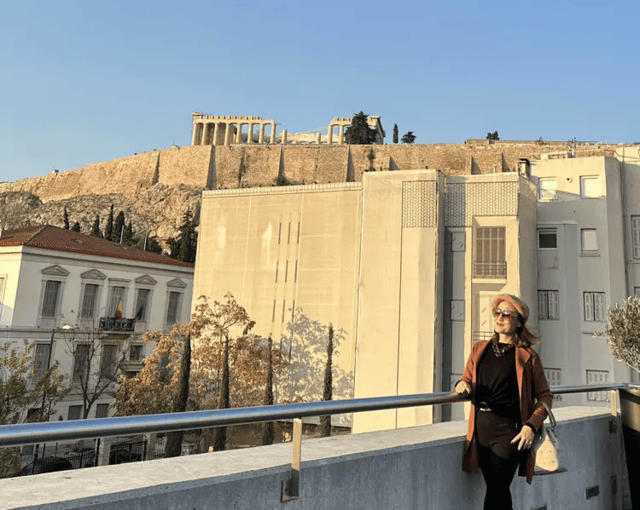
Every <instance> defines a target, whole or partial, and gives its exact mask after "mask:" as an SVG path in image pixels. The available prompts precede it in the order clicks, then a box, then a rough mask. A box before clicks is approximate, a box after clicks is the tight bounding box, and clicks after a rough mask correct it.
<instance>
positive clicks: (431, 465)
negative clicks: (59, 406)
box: [0, 407, 625, 510]
mask: <svg viewBox="0 0 640 510" xmlns="http://www.w3.org/2000/svg"><path fill="white" fill-rule="evenodd" d="M556 417H557V418H558V421H559V424H558V427H557V429H556V431H557V433H558V436H559V438H560V441H561V443H562V448H563V452H564V455H565V461H566V467H567V471H566V472H564V473H559V474H555V475H547V476H541V477H534V479H533V484H532V485H527V484H526V482H525V481H524V479H523V478H520V477H518V476H516V479H515V481H514V483H513V484H512V486H511V491H512V494H513V498H514V501H515V506H516V508H522V509H534V508H541V507H543V506H544V505H546V507H547V508H548V509H549V510H554V509H561V508H572V509H577V508H580V509H581V510H582V509H585V510H596V509H598V510H605V509H606V510H609V509H612V508H617V509H621V508H622V507H623V505H622V503H623V501H622V500H623V498H622V493H623V486H624V483H623V474H624V473H625V472H624V471H623V469H624V466H623V465H622V463H621V448H620V445H621V438H620V433H617V434H615V433H614V434H611V433H610V432H609V414H608V413H607V412H606V411H603V410H602V409H598V408H587V407H573V408H565V409H561V410H558V412H557V413H556ZM618 430H621V427H620V426H619V427H618ZM465 431H466V423H465V422H453V423H440V424H436V425H431V426H424V427H415V428H409V429H399V430H393V431H385V432H375V433H366V434H356V435H351V436H339V437H332V438H326V439H315V440H308V441H303V444H302V468H301V494H300V499H298V500H295V501H291V502H287V503H281V502H280V490H281V483H282V481H283V480H285V479H287V478H288V477H289V474H290V462H291V444H287V443H283V444H278V445H274V446H265V447H258V448H251V449H245V450H234V451H226V452H218V453H209V454H202V455H197V456H190V457H179V458H173V459H162V460H155V461H149V462H144V463H135V464H121V465H117V466H105V467H97V468H90V469H83V470H77V471H65V472H61V473H51V474H42V475H35V476H31V477H24V478H14V479H7V480H0V491H2V498H1V499H0V509H8V508H33V509H36V508H38V509H50V510H54V509H63V508H64V509H82V508H91V509H95V510H101V509H105V510H106V509H110V510H116V509H132V508H135V509H139V510H144V509H147V508H149V509H154V510H156V509H164V508H171V509H172V510H181V509H184V510H187V509H188V510H197V509H211V510H217V509H220V510H222V509H225V510H226V509H230V508H236V509H239V510H241V509H249V508H250V509H255V510H260V509H274V508H286V509H288V510H298V509H313V510H324V509H326V510H335V509H349V510H359V509H362V510H378V509H379V510H395V509H398V510H407V509H413V508H429V509H432V508H433V509H451V508H480V507H481V506H482V500H483V498H484V482H483V480H482V476H481V474H480V473H479V471H477V472H475V473H472V474H468V473H464V472H463V471H462V470H461V465H462V454H463V448H464V434H465ZM613 477H615V489H617V490H616V491H615V492H616V493H615V494H613V493H612V492H613V490H612V489H614V486H613V484H614V482H613ZM594 486H597V487H598V488H599V495H598V496H596V497H593V498H590V499H588V500H587V499H586V490H587V489H588V488H591V487H594Z"/></svg>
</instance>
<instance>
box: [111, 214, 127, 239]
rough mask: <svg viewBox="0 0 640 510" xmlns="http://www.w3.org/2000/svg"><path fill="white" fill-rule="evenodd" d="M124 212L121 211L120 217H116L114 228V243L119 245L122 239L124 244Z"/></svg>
mask: <svg viewBox="0 0 640 510" xmlns="http://www.w3.org/2000/svg"><path fill="white" fill-rule="evenodd" d="M124 224H125V220H124V212H122V211H120V212H119V213H118V216H116V221H115V224H114V227H113V239H112V240H113V242H114V243H119V242H120V239H121V238H122V242H123V243H124Z"/></svg>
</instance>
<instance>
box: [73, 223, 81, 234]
mask: <svg viewBox="0 0 640 510" xmlns="http://www.w3.org/2000/svg"><path fill="white" fill-rule="evenodd" d="M71 230H72V231H73V232H80V223H78V222H77V221H76V222H75V223H74V224H73V227H71Z"/></svg>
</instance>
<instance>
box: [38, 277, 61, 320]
mask: <svg viewBox="0 0 640 510" xmlns="http://www.w3.org/2000/svg"><path fill="white" fill-rule="evenodd" d="M59 294H60V282H57V281H55V280H47V282H46V284H45V287H44V301H43V302H42V316H43V317H55V316H56V310H57V309H58V296H59Z"/></svg>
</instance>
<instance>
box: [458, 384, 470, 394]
mask: <svg viewBox="0 0 640 510" xmlns="http://www.w3.org/2000/svg"><path fill="white" fill-rule="evenodd" d="M456 392H457V393H459V394H460V395H462V394H463V393H468V394H471V385H470V384H469V383H468V382H466V381H460V382H459V383H458V384H456Z"/></svg>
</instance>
